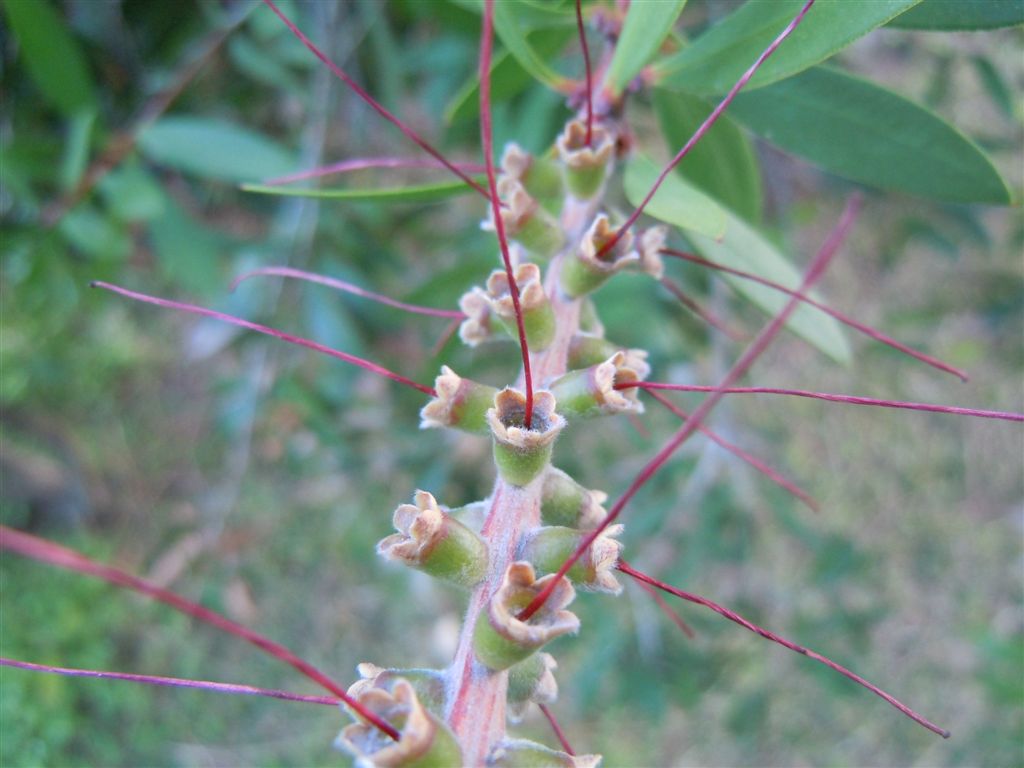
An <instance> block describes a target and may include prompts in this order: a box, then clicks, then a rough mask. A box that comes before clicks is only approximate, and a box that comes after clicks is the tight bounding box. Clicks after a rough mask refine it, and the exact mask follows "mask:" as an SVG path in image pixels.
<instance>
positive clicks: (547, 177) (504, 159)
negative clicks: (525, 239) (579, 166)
mask: <svg viewBox="0 0 1024 768" xmlns="http://www.w3.org/2000/svg"><path fill="white" fill-rule="evenodd" d="M501 171H502V174H503V176H504V178H509V179H515V180H516V181H518V182H519V183H520V184H522V185H523V187H525V188H526V191H527V192H529V193H530V196H531V197H533V198H534V199H536V200H537V202H539V203H540V204H541V205H542V206H543V207H544V208H545V209H546V210H547V211H548V212H549V213H551V214H552V215H554V216H557V215H558V214H559V212H560V211H561V210H562V202H563V200H564V198H565V192H564V186H563V183H562V169H561V168H560V167H559V165H558V163H557V162H555V160H554V158H553V157H552V156H551V153H548V154H547V155H538V156H536V157H535V156H533V155H531V154H530V153H529V152H527V151H526V150H524V149H523V148H522V147H520V146H519V145H518V144H516V143H515V142H510V143H509V144H506V145H505V152H504V154H503V155H502V156H501Z"/></svg>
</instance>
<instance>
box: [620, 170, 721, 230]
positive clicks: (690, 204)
mask: <svg viewBox="0 0 1024 768" xmlns="http://www.w3.org/2000/svg"><path fill="white" fill-rule="evenodd" d="M683 162H686V161H685V160H684V161H683ZM659 172H660V169H659V168H658V167H657V166H655V165H654V163H653V162H651V161H650V160H649V159H648V158H646V157H644V156H643V155H640V154H637V155H635V156H634V157H633V158H632V159H631V160H630V161H629V162H628V163H627V164H626V178H625V182H624V185H625V189H626V198H627V199H628V200H629V202H630V203H631V204H633V205H640V203H641V202H642V201H643V199H644V197H645V196H646V195H647V193H648V192H649V191H650V190H651V187H653V186H654V182H655V180H656V179H657V178H658V173H659ZM644 212H645V213H647V214H648V215H649V216H653V217H654V218H656V219H659V220H661V221H664V222H665V223H667V224H671V225H673V226H676V227H679V228H680V229H684V230H687V231H689V232H700V233H702V234H705V235H707V236H709V237H721V236H722V235H723V234H725V228H726V213H725V211H724V210H723V209H722V207H721V206H720V205H718V203H716V202H715V201H714V200H712V199H711V198H710V197H708V196H707V195H705V194H704V193H703V192H701V191H700V190H698V189H697V188H696V187H694V186H692V185H691V184H690V183H689V182H687V181H685V180H684V179H683V178H682V177H680V176H679V175H678V174H675V173H670V174H669V175H668V176H667V177H666V178H665V181H664V183H663V184H662V185H661V186H660V187H659V188H658V191H657V193H656V194H655V195H654V197H653V198H652V199H651V202H650V203H648V205H647V208H645V209H644Z"/></svg>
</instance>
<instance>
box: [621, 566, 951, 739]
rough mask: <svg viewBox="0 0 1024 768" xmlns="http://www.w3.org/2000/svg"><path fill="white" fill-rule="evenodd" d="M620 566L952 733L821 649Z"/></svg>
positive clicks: (929, 726)
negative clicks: (787, 637)
mask: <svg viewBox="0 0 1024 768" xmlns="http://www.w3.org/2000/svg"><path fill="white" fill-rule="evenodd" d="M616 567H617V568H618V569H619V570H620V571H622V572H623V573H625V574H627V575H629V576H632V577H633V578H634V579H636V580H637V581H639V582H642V583H646V584H650V585H651V586H652V587H657V588H658V589H660V590H662V591H664V592H667V593H669V594H670V595H675V596H676V597H678V598H681V599H682V600H687V601H689V602H691V603H696V604H697V605H703V606H704V607H705V608H710V609H711V610H712V611H714V612H715V613H717V614H719V615H720V616H724V617H725V618H727V619H729V621H732V622H735V623H736V624H739V625H740V626H741V627H743V628H744V629H749V630H750V631H751V632H753V633H755V634H757V635H760V636H761V637H763V638H764V639H765V640H771V641H772V642H773V643H778V644H779V645H781V646H783V647H784V648H789V649H790V650H791V651H796V652H797V653H799V654H802V655H804V656H806V657H807V658H809V659H814V660H815V661H818V662H821V663H822V664H824V665H825V666H826V667H830V668H831V669H834V670H835V671H836V672H838V673H839V674H841V675H843V676H844V677H847V678H849V679H850V680H853V681H854V682H855V683H857V684H858V685H861V686H863V687H864V688H867V689H868V690H869V691H871V692H872V693H873V694H875V695H876V696H880V697H881V698H883V699H885V700H886V701H887V702H889V703H890V704H891V705H892V706H894V707H895V708H896V709H898V710H899V711H900V712H902V713H903V714H904V715H906V716H907V717H909V718H910V719H911V720H913V721H914V722H916V723H918V724H920V725H923V726H924V727H925V728H927V729H928V730H929V731H932V732H933V733H937V734H938V735H939V736H941V737H942V738H944V739H948V738H949V736H950V733H949V731H947V730H946V729H945V728H940V727H939V726H937V725H935V723H933V722H931V721H930V720H927V719H925V718H924V717H922V716H921V715H919V714H918V713H917V712H915V711H914V710H912V709H911V708H910V707H908V706H907V705H906V704H904V703H903V702H901V701H899V700H898V699H896V698H895V697H894V696H891V695H889V694H888V693H886V692H885V691H883V690H882V689H881V688H879V687H878V686H876V685H873V684H872V683H869V682H868V681H867V680H865V679H864V678H863V677H861V676H860V675H858V674H856V673H855V672H851V671H850V670H848V669H847V668H846V667H844V666H842V665H841V664H837V663H836V662H834V661H832V660H831V659H830V658H828V657H826V656H822V655H821V654H820V653H816V652H815V651H812V650H811V649H810V648H805V647H804V646H802V645H797V644H796V643H794V642H791V641H789V640H787V639H785V638H784V637H780V636H779V635H776V634H775V633H774V632H770V631H768V630H767V629H764V628H763V627H759V626H758V625H757V624H754V623H753V622H750V621H747V620H746V619H745V618H743V617H742V616H740V615H739V614H738V613H735V612H734V611H731V610H729V609H728V608H725V607H723V606H721V605H719V604H718V603H716V602H714V601H712V600H708V599H707V598H705V597H701V596H700V595H695V594H693V593H691V592H684V591H683V590H681V589H677V588H676V587H673V586H671V585H669V584H666V583H664V582H662V581H659V580H658V579H655V578H654V577H652V576H648V575H647V574H646V573H642V572H641V571H638V570H636V569H635V568H633V567H631V566H630V565H629V563H627V562H625V561H623V560H620V561H619V564H618V565H617V566H616Z"/></svg>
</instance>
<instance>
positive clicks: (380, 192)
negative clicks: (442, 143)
mask: <svg viewBox="0 0 1024 768" xmlns="http://www.w3.org/2000/svg"><path fill="white" fill-rule="evenodd" d="M242 189H243V190H245V191H246V192H254V193H256V194H259V195H279V196H282V197H312V198H317V199H320V200H354V201H360V200H366V201H368V202H379V203H433V202H437V201H438V200H447V199H448V198H450V197H457V196H458V195H464V194H466V193H467V192H472V191H473V188H472V187H470V186H469V185H467V184H466V183H465V182H464V181H439V182H432V183H430V184H410V185H409V186H405V187H345V188H330V189H310V188H300V187H278V186H268V185H266V184H243V185H242Z"/></svg>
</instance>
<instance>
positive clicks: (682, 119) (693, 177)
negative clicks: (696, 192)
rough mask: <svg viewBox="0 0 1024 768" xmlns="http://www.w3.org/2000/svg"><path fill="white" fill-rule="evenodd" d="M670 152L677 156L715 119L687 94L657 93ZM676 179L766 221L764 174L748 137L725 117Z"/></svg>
mask: <svg viewBox="0 0 1024 768" xmlns="http://www.w3.org/2000/svg"><path fill="white" fill-rule="evenodd" d="M653 96H654V110H655V112H656V113H657V115H658V123H659V124H660V125H661V133H662V135H663V136H664V137H665V143H666V144H667V147H666V149H668V151H669V152H672V153H674V152H676V151H678V149H679V148H680V147H681V146H683V145H684V144H685V143H686V142H687V141H688V140H689V138H690V136H691V135H693V132H694V131H696V130H697V128H698V127H699V126H700V124H701V123H702V122H704V120H705V118H707V116H708V115H709V114H710V113H711V110H712V108H713V106H712V105H711V104H710V103H708V102H706V101H704V100H703V99H700V98H698V97H696V96H691V95H690V94H687V93H682V92H678V93H675V92H671V91H665V90H662V89H660V88H657V89H655V90H654V93H653ZM676 173H679V174H681V175H682V176H683V177H684V178H686V179H689V180H690V181H691V182H693V183H694V184H695V185H696V186H698V187H700V188H701V189H702V190H703V191H705V192H707V193H708V194H709V195H711V196H712V197H714V198H715V199H716V200H718V201H719V202H720V203H724V204H725V205H726V206H728V207H729V208H731V209H732V210H733V211H735V212H736V213H738V214H739V215H740V216H742V217H743V218H745V219H746V220H747V221H750V222H754V223H756V222H758V221H759V220H760V218H761V203H762V197H761V168H760V166H759V165H758V162H757V156H756V155H755V154H754V147H753V144H752V143H751V141H750V139H749V138H748V137H747V135H746V133H744V132H743V130H742V129H741V128H739V127H738V126H737V125H736V123H734V122H733V121H732V120H730V119H729V118H728V117H727V116H725V115H723V116H722V117H720V118H719V119H718V122H716V123H715V124H714V126H713V127H712V128H711V130H710V131H708V132H707V133H706V134H705V135H704V138H703V139H701V140H700V142H699V143H698V144H697V145H696V146H694V148H693V149H692V150H691V151H690V153H689V154H688V155H687V156H686V157H685V158H684V159H683V161H682V162H681V163H680V164H679V165H677V166H676Z"/></svg>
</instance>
